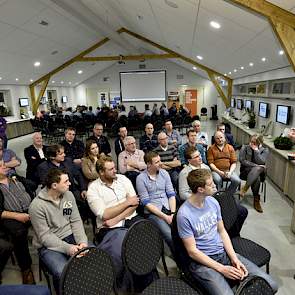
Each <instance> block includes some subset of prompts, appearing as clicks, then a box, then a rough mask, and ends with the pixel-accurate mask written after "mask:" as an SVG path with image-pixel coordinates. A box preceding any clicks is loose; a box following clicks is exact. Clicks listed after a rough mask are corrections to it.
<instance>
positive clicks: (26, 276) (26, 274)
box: [22, 268, 36, 285]
mask: <svg viewBox="0 0 295 295" xmlns="http://www.w3.org/2000/svg"><path fill="white" fill-rule="evenodd" d="M22 276H23V284H25V285H35V284H36V282H35V279H34V275H33V272H32V270H31V269H30V268H29V269H27V270H24V271H23V272H22Z"/></svg>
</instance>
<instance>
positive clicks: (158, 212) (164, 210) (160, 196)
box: [136, 151, 176, 254]
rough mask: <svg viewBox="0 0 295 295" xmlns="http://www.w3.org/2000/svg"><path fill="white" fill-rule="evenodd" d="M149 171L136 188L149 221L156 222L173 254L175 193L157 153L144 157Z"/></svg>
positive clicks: (139, 178)
mask: <svg viewBox="0 0 295 295" xmlns="http://www.w3.org/2000/svg"><path fill="white" fill-rule="evenodd" d="M144 161H145V163H146V164H147V169H146V170H144V171H143V172H142V173H141V174H140V175H138V177H137V179H136V188H137V192H138V195H139V198H140V202H141V204H142V205H143V206H144V207H145V213H146V214H148V219H150V220H151V221H152V222H154V223H155V224H156V225H157V226H158V227H159V230H160V231H161V233H162V236H163V238H164V240H165V242H166V243H167V245H168V246H169V248H170V250H171V252H172V254H173V253H174V246H173V241H172V237H171V228H170V224H171V223H172V219H173V214H174V213H175V210H176V200H175V195H176V194H175V191H174V189H173V186H172V183H171V180H170V177H169V174H168V172H167V171H166V170H164V169H161V158H160V156H159V155H158V153H156V152H153V151H152V152H148V153H146V154H145V155H144Z"/></svg>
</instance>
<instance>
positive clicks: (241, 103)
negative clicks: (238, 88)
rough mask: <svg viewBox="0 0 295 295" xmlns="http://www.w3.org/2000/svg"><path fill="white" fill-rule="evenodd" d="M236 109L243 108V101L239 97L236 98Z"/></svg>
mask: <svg viewBox="0 0 295 295" xmlns="http://www.w3.org/2000/svg"><path fill="white" fill-rule="evenodd" d="M237 109H238V110H242V109H243V101H242V100H241V99H237Z"/></svg>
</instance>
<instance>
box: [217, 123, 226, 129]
mask: <svg viewBox="0 0 295 295" xmlns="http://www.w3.org/2000/svg"><path fill="white" fill-rule="evenodd" d="M222 126H224V127H225V125H224V123H219V124H217V125H216V130H219V128H220V127H222Z"/></svg>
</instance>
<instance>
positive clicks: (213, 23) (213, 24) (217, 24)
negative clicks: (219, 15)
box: [210, 21, 221, 29]
mask: <svg viewBox="0 0 295 295" xmlns="http://www.w3.org/2000/svg"><path fill="white" fill-rule="evenodd" d="M210 26H211V27H212V28H214V29H220V28H221V25H220V24H219V23H218V22H216V21H211V22H210Z"/></svg>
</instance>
